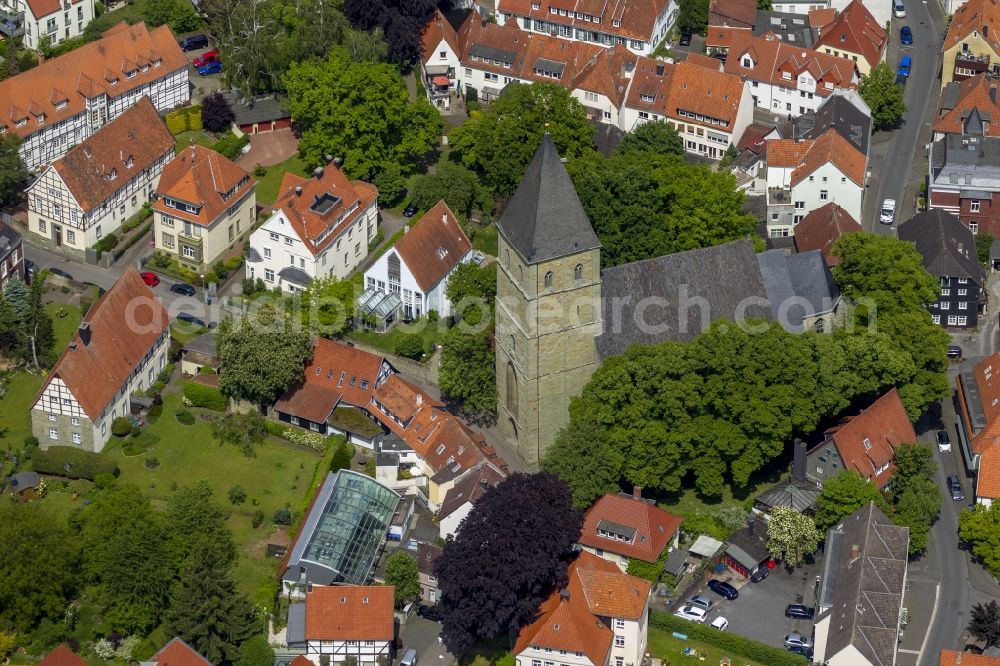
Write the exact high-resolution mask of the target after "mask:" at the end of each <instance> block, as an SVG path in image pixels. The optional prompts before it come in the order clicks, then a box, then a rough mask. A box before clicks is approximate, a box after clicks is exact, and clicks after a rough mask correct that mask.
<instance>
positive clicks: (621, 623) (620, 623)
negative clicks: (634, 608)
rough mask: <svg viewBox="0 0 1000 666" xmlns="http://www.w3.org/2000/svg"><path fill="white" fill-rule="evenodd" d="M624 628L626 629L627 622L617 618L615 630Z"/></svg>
mask: <svg viewBox="0 0 1000 666" xmlns="http://www.w3.org/2000/svg"><path fill="white" fill-rule="evenodd" d="M624 628H625V620H623V619H621V618H620V617H616V618H615V629H624Z"/></svg>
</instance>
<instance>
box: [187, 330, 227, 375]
mask: <svg viewBox="0 0 1000 666" xmlns="http://www.w3.org/2000/svg"><path fill="white" fill-rule="evenodd" d="M202 368H211V369H212V370H214V371H216V372H218V370H219V356H218V354H217V352H216V351H215V333H212V332H209V333H202V334H201V335H199V336H198V337H196V338H194V339H193V340H191V341H190V342H188V343H187V344H185V345H184V348H183V349H182V350H181V372H183V373H184V374H186V375H197V374H198V373H199V372H200V371H201V369H202Z"/></svg>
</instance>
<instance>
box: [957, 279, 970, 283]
mask: <svg viewBox="0 0 1000 666" xmlns="http://www.w3.org/2000/svg"><path fill="white" fill-rule="evenodd" d="M958 283H959V284H968V283H969V278H958Z"/></svg>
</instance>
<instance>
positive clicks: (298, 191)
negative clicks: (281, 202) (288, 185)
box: [295, 185, 302, 197]
mask: <svg viewBox="0 0 1000 666" xmlns="http://www.w3.org/2000/svg"><path fill="white" fill-rule="evenodd" d="M295 196H297V197H301V196H302V186H301V185H296V186H295Z"/></svg>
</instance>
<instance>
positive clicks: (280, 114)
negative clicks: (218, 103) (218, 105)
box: [222, 90, 292, 125]
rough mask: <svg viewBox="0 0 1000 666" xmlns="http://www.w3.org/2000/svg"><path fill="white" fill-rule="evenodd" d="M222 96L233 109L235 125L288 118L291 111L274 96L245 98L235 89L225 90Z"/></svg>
mask: <svg viewBox="0 0 1000 666" xmlns="http://www.w3.org/2000/svg"><path fill="white" fill-rule="evenodd" d="M222 96H223V97H225V98H226V101H227V102H229V108H230V109H232V110H233V120H235V121H236V124H237V125H252V124H254V123H263V122H271V121H272V120H280V119H283V118H290V117H291V115H292V114H291V112H289V111H288V110H287V109H285V108H284V106H283V104H282V101H281V100H279V99H278V98H276V97H257V98H254V99H251V100H246V99H245V98H244V97H243V95H241V94H240V93H239V92H237V91H235V90H227V91H225V92H223V93H222Z"/></svg>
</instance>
